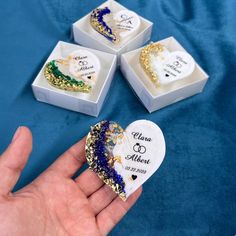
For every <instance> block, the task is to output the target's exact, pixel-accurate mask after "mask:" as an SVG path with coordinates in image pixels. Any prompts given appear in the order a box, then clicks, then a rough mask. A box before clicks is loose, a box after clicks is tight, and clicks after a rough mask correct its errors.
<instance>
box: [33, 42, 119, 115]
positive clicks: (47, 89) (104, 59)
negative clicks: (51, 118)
mask: <svg viewBox="0 0 236 236" xmlns="http://www.w3.org/2000/svg"><path fill="white" fill-rule="evenodd" d="M78 49H86V50H89V51H91V52H92V53H94V54H95V55H96V56H97V57H98V58H99V60H100V63H101V66H102V69H101V71H100V73H99V78H98V79H97V82H96V85H95V87H94V88H93V89H92V91H91V92H90V93H89V94H85V93H80V92H69V91H64V90H61V89H57V88H55V87H53V86H51V85H50V84H49V83H48V82H47V80H46V78H45V77H44V74H43V70H44V67H45V65H46V63H48V62H49V61H51V60H54V59H59V58H63V57H67V56H68V54H70V53H72V52H73V51H75V50H78ZM116 62H117V57H116V56H115V55H113V54H108V53H104V52H100V51H97V50H93V49H88V48H84V47H81V46H78V45H75V44H70V43H66V42H62V41H59V42H58V43H57V45H56V47H55V48H54V49H53V51H52V53H51V54H50V56H49V58H48V59H47V61H46V62H45V64H44V66H43V68H42V69H41V70H40V72H39V74H38V75H37V77H36V79H35V80H34V82H33V84H32V89H33V92H34V95H35V98H36V99H37V100H38V101H40V102H45V103H49V104H52V105H55V106H59V107H62V108H66V109H69V110H72V111H76V112H81V113H84V114H87V115H91V116H98V115H99V112H100V110H101V108H102V105H103V102H104V100H105V97H106V95H107V92H108V90H109V88H110V85H111V81H112V79H113V75H114V73H115V70H116Z"/></svg>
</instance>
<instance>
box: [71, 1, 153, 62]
mask: <svg viewBox="0 0 236 236" xmlns="http://www.w3.org/2000/svg"><path fill="white" fill-rule="evenodd" d="M152 25H153V24H152V23H151V22H150V21H148V20H146V19H144V18H142V17H141V16H139V15H137V14H136V13H135V12H133V11H130V10H128V9H126V8H125V7H123V6H122V5H120V4H119V3H117V2H116V1H113V0H108V1H107V2H105V3H103V4H102V5H101V6H99V7H97V8H96V9H94V10H93V11H92V12H90V13H89V14H88V15H86V16H85V17H83V18H82V19H80V20H78V21H77V22H75V23H74V24H73V34H74V40H75V42H77V43H78V44H81V45H83V46H86V47H90V48H95V49H98V50H101V51H104V52H108V53H112V54H116V55H118V56H120V55H121V54H122V53H124V52H127V51H131V50H133V49H135V48H138V47H140V46H142V45H143V44H144V43H145V42H147V41H148V40H149V39H150V37H151V32H152ZM118 59H119V57H118Z"/></svg>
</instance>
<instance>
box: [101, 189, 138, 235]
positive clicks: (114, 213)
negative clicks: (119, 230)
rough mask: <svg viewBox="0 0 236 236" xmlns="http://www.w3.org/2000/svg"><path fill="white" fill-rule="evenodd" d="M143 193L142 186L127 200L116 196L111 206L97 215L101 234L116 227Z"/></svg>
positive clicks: (105, 233)
mask: <svg viewBox="0 0 236 236" xmlns="http://www.w3.org/2000/svg"><path fill="white" fill-rule="evenodd" d="M141 193H142V188H141V187H140V188H139V189H138V190H136V192H134V193H133V194H132V195H131V196H130V197H129V198H128V199H127V201H126V202H124V201H122V200H121V199H120V197H116V198H115V199H114V200H113V201H112V202H111V204H110V205H109V206H107V207H106V208H105V209H104V210H103V211H101V212H100V213H99V214H98V215H97V224H98V228H99V229H100V232H101V235H107V234H108V233H109V232H110V231H111V230H112V228H114V226H115V225H116V224H117V223H118V222H119V221H120V220H121V219H122V217H123V216H124V215H125V214H126V213H127V211H128V210H129V209H130V208H131V207H132V206H133V205H134V203H135V202H136V201H137V199H138V198H139V196H140V195H141Z"/></svg>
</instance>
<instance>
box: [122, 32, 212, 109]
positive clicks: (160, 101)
mask: <svg viewBox="0 0 236 236" xmlns="http://www.w3.org/2000/svg"><path fill="white" fill-rule="evenodd" d="M159 42H160V43H161V44H163V45H164V46H165V47H166V48H167V49H168V50H169V51H170V52H171V51H186V50H185V49H184V48H183V47H182V46H181V45H180V44H179V43H178V41H177V40H176V39H175V38H174V37H169V38H166V39H164V40H161V41H159ZM141 50H142V48H139V49H136V50H134V51H131V52H128V53H125V54H123V55H121V71H122V73H123V75H124V76H125V77H126V79H127V80H128V82H129V84H130V85H131V87H132V88H133V90H134V91H135V93H136V94H137V96H138V97H139V99H140V100H141V101H142V103H143V104H144V106H145V107H146V108H147V110H148V111H149V112H150V113H151V112H154V111H156V110H158V109H161V108H163V107H165V106H168V105H170V104H173V103H175V102H178V101H181V100H183V99H185V98H187V97H190V96H192V95H195V94H197V93H200V92H202V90H203V88H204V86H205V84H206V82H207V80H208V77H209V76H208V75H207V74H206V72H205V71H204V70H203V69H202V68H201V67H200V66H199V65H198V64H197V63H196V66H195V70H194V72H193V74H192V75H191V76H189V77H187V78H186V79H184V80H181V81H176V82H174V83H173V84H171V85H169V86H164V87H160V88H156V87H155V85H154V84H153V83H152V82H151V80H150V78H149V77H148V76H147V75H146V73H145V72H144V70H143V69H142V67H141V65H140V63H139V55H140V52H141Z"/></svg>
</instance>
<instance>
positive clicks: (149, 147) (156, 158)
mask: <svg viewBox="0 0 236 236" xmlns="http://www.w3.org/2000/svg"><path fill="white" fill-rule="evenodd" d="M165 152H166V146H165V139H164V136H163V133H162V131H161V129H160V128H159V127H158V126H157V125H156V124H155V123H153V122H151V121H148V120H138V121H135V122H133V123H131V124H130V125H129V126H128V127H127V128H126V130H125V132H124V136H123V138H122V140H119V141H118V143H117V144H116V146H115V147H114V149H113V156H120V157H121V163H122V164H119V163H115V169H116V171H117V172H118V173H119V174H120V175H121V176H122V177H123V179H124V182H125V192H126V196H127V197H128V196H130V195H131V194H132V193H133V192H134V191H135V190H137V189H138V188H139V187H140V186H141V185H142V184H143V183H144V182H145V181H146V180H148V179H149V178H150V177H151V176H152V175H153V174H154V173H155V171H156V170H157V169H158V168H159V167H160V165H161V163H162V161H163V160H164V157H165Z"/></svg>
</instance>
